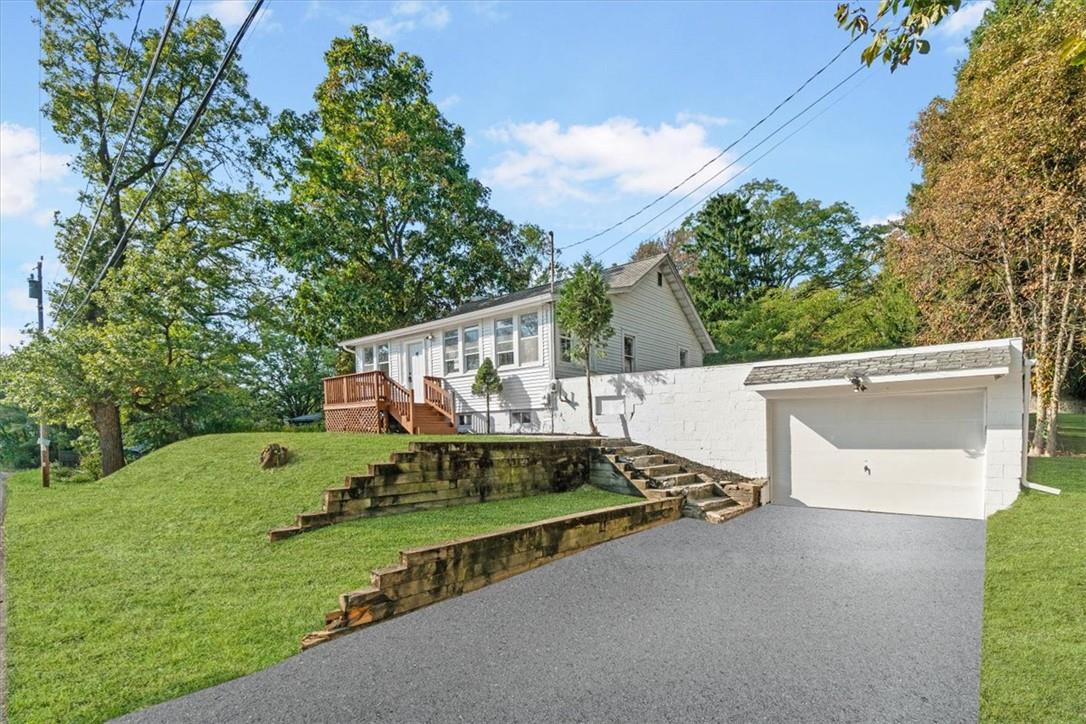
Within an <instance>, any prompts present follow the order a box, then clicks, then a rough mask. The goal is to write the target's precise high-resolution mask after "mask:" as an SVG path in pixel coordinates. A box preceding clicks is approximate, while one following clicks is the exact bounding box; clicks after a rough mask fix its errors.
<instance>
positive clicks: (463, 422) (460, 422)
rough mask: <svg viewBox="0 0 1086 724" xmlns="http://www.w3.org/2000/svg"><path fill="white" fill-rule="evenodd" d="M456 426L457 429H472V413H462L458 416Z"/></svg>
mask: <svg viewBox="0 0 1086 724" xmlns="http://www.w3.org/2000/svg"><path fill="white" fill-rule="evenodd" d="M456 426H457V427H466V428H468V429H470V428H471V413H470V412H461V413H460V414H459V415H457V416H456Z"/></svg>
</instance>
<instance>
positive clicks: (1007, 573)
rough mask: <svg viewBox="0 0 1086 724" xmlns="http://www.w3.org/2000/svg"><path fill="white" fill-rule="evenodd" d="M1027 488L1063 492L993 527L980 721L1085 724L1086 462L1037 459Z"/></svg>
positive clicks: (1022, 501)
mask: <svg viewBox="0 0 1086 724" xmlns="http://www.w3.org/2000/svg"><path fill="white" fill-rule="evenodd" d="M1068 417H1078V418H1081V417H1082V416H1081V415H1078V416H1068ZM1062 421H1063V420H1062V418H1061V422H1062ZM1029 479H1030V480H1031V481H1033V482H1036V483H1043V484H1045V485H1052V486H1055V487H1057V488H1060V489H1061V490H1062V491H1063V492H1062V494H1061V495H1059V496H1053V495H1046V494H1044V493H1040V492H1034V491H1028V490H1027V491H1023V492H1022V494H1021V496H1020V497H1019V499H1018V500H1017V501H1015V503H1014V505H1013V506H1011V507H1010V508H1009V509H1007V510H1004V511H1000V512H999V513H996V514H995V515H993V516H992V517H991V518H989V519H988V546H987V551H988V552H987V565H986V569H985V582H984V631H983V637H982V652H981V686H980V691H981V719H982V720H983V721H986V722H1046V723H1047V722H1084V721H1086V457H1057V458H1034V459H1032V460H1030V466H1029Z"/></svg>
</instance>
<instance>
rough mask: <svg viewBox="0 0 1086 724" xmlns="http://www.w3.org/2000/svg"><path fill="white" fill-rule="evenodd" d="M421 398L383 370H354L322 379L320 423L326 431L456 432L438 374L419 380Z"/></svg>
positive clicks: (448, 398) (449, 402) (449, 401)
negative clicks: (351, 372) (322, 402)
mask: <svg viewBox="0 0 1086 724" xmlns="http://www.w3.org/2000/svg"><path fill="white" fill-rule="evenodd" d="M423 390H424V395H423V396H424V398H425V399H423V400H416V399H415V391H414V390H410V389H408V388H406V387H404V386H403V385H401V384H400V383H398V382H396V381H395V380H393V379H390V378H389V377H388V375H386V374H385V373H384V372H380V371H376V372H356V373H354V374H349V375H338V376H336V377H326V378H325V380H324V426H325V429H327V430H328V431H330V432H391V431H393V430H395V428H396V425H399V427H402V428H403V429H404V430H405V431H406V432H408V433H410V434H412V435H418V434H442V433H444V434H450V433H455V432H456V424H455V422H454V421H455V419H456V418H455V414H456V411H455V409H454V404H453V396H452V392H450V391H449V390H447V389H445V385H444V383H443V382H442V380H441V378H440V377H425V378H424V379H423Z"/></svg>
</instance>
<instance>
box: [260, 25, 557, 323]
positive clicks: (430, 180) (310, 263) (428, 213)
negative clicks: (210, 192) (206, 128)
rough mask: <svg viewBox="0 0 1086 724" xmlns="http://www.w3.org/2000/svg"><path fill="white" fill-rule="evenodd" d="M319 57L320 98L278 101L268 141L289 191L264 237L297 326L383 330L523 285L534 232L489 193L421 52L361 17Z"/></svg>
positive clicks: (532, 270) (536, 244)
mask: <svg viewBox="0 0 1086 724" xmlns="http://www.w3.org/2000/svg"><path fill="white" fill-rule="evenodd" d="M325 60H326V62H327V64H328V74H327V76H326V77H325V79H324V80H323V81H322V82H321V83H320V85H319V86H318V87H317V91H316V95H315V97H316V102H317V109H316V111H315V112H314V113H311V114H307V115H297V114H294V113H291V112H287V113H284V114H283V115H282V116H281V117H280V118H279V120H278V122H277V123H276V124H275V127H274V132H273V143H271V144H269V145H268V146H267V147H266V149H265V150H266V155H265V160H266V162H267V166H268V168H269V169H270V173H271V174H272V175H273V176H274V177H276V178H277V179H278V183H279V184H280V186H281V188H283V189H284V190H286V191H287V192H288V196H289V199H288V200H287V201H284V202H282V203H280V204H278V205H276V207H275V208H274V214H273V215H272V217H271V224H272V226H271V229H270V231H269V236H270V237H271V238H273V239H274V243H273V246H274V250H275V253H276V254H277V256H278V258H279V259H280V261H281V262H282V263H283V264H284V265H285V266H286V267H287V268H288V269H289V270H290V271H292V272H293V273H294V274H295V276H296V279H297V291H296V295H295V306H296V310H295V311H296V315H297V319H298V321H299V325H300V329H301V331H302V332H303V333H304V335H305V337H306V338H307V339H309V340H311V341H316V342H325V343H328V342H333V341H335V340H337V339H342V338H344V337H347V336H358V335H362V334H369V333H372V332H376V331H383V330H386V329H390V328H393V327H397V326H402V325H405V324H409V323H412V322H417V321H420V320H422V319H427V318H432V317H434V316H437V315H439V314H440V313H442V312H444V311H446V310H448V309H450V308H451V307H453V306H455V305H457V304H459V303H461V302H463V301H465V300H467V299H468V298H470V297H472V296H475V295H479V294H492V293H499V292H504V291H508V290H510V289H515V288H520V287H523V286H527V285H528V284H529V283H530V282H531V281H532V277H533V275H536V274H537V273H538V264H535V263H533V260H535V259H536V258H537V257H538V254H539V252H540V251H541V249H540V244H542V236H541V234H539V233H538V229H535V228H530V229H527V230H525V229H521V228H518V227H516V226H515V225H514V224H512V223H510V222H509V221H507V220H506V219H505V218H503V217H502V216H501V215H500V214H498V213H497V212H496V211H494V210H493V209H491V208H490V207H489V206H488V198H489V191H488V190H487V188H486V187H485V186H483V185H482V184H481V183H480V182H479V181H477V180H476V179H474V178H472V177H471V175H470V173H469V168H468V164H467V162H466V161H465V159H464V131H463V129H462V128H460V127H459V126H456V125H454V124H452V123H450V122H449V121H447V120H446V119H445V118H444V117H443V116H442V114H441V112H440V111H439V110H438V108H437V106H436V105H435V103H434V102H433V101H432V100H431V98H430V74H429V73H428V72H427V70H426V68H425V66H424V65H423V62H422V59H420V58H419V57H418V56H415V55H411V54H408V53H397V52H395V50H394V49H393V47H392V46H391V45H389V44H388V43H385V42H382V41H381V40H378V39H377V38H374V37H371V36H370V34H369V31H368V30H367V29H366V28H365V27H362V26H356V27H355V28H354V29H353V30H352V32H351V34H350V35H349V36H348V37H343V38H336V39H335V40H333V41H332V46H331V48H330V49H329V50H328V52H327V53H326V54H325ZM526 260H528V261H527V262H526Z"/></svg>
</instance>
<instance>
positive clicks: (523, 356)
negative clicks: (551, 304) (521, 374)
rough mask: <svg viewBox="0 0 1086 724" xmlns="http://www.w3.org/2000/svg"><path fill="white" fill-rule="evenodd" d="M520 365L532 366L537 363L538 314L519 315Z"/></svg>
mask: <svg viewBox="0 0 1086 724" xmlns="http://www.w3.org/2000/svg"><path fill="white" fill-rule="evenodd" d="M517 344H518V349H519V351H520V363H521V364H522V365H524V364H532V363H534V362H538V361H539V313H538V312H531V313H530V314H522V315H520V340H519V341H518V343H517Z"/></svg>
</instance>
